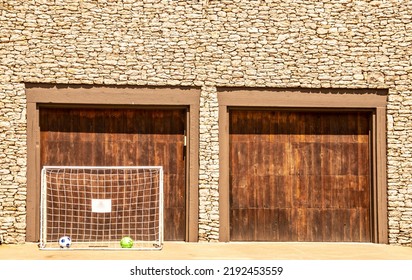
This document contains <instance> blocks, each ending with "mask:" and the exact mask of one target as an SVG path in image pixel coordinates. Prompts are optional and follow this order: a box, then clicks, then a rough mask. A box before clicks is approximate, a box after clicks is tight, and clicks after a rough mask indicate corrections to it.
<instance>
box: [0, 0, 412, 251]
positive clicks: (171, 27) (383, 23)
mask: <svg viewBox="0 0 412 280" xmlns="http://www.w3.org/2000/svg"><path fill="white" fill-rule="evenodd" d="M411 30H412V1H410V0H379V1H378V0H376V1H375V0H367V1H366V0H359V1H357V0H356V1H355V0H339V1H338V0H319V1H304V0H287V1H280V0H139V1H136V0H0V98H1V99H0V238H1V239H2V240H3V241H4V242H5V243H23V242H25V226H26V169H27V163H26V162H27V161H26V154H27V147H26V135H27V131H26V130H27V122H26V96H25V83H52V84H54V83H55V84H66V85H67V84H87V85H133V86H139V85H141V86H147V85H156V86H165V87H167V86H192V87H197V88H200V89H201V97H200V98H201V100H200V105H201V106H200V126H199V131H200V139H199V142H200V145H199V163H200V168H199V204H200V206H199V240H200V241H217V240H218V238H219V203H218V198H219V192H218V189H219V188H218V180H219V141H218V138H219V135H218V128H219V123H218V99H217V89H218V88H219V87H245V88H247V87H250V88H258V87H259V88H260V87H267V88H291V87H294V88H296V87H302V88H350V89H356V88H359V89H368V88H371V89H376V88H381V89H387V90H388V102H387V185H388V191H387V194H388V229H389V243H390V244H396V245H411V244H412V157H411V155H412V32H411Z"/></svg>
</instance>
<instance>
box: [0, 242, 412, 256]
mask: <svg viewBox="0 0 412 280" xmlns="http://www.w3.org/2000/svg"><path fill="white" fill-rule="evenodd" d="M0 260H412V247H401V246H394V245H380V244H364V243H260V242H259V243H236V242H232V243H180V242H166V243H165V244H164V247H163V249H162V250H161V251H89V250H87V251H80V250H57V251H47V250H39V249H38V247H37V244H35V243H27V244H24V245H4V244H3V245H0Z"/></svg>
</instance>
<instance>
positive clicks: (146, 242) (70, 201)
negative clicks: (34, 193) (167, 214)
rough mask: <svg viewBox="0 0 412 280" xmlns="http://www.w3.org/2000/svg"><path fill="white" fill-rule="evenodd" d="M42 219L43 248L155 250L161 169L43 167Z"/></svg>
mask: <svg viewBox="0 0 412 280" xmlns="http://www.w3.org/2000/svg"><path fill="white" fill-rule="evenodd" d="M40 216H41V217H40V218H41V221H40V223H41V225H40V228H41V232H40V244H39V247H40V248H41V249H60V248H61V247H62V244H61V243H62V242H59V240H60V239H61V238H62V237H69V238H68V240H69V241H70V242H69V243H67V238H64V239H66V240H64V239H62V240H64V242H65V244H64V247H65V248H66V247H68V248H70V249H114V250H117V249H118V250H126V248H127V250H131V249H135V250H156V249H157V250H159V249H161V248H162V245H163V169H162V167H160V166H143V167H139V166H133V167H117V166H115V167H114V166H110V167H100V166H99V167H96V166H91V167H85V166H45V167H44V168H43V169H42V173H41V215H40ZM122 239H123V240H122ZM126 239H127V243H126V244H124V243H123V241H125V240H126ZM62 240H60V241H62ZM131 240H132V242H130V241H131ZM121 241H122V244H121Z"/></svg>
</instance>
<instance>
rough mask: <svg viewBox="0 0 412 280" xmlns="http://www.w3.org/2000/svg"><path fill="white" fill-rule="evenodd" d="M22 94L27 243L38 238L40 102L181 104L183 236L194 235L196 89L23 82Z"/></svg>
mask: <svg viewBox="0 0 412 280" xmlns="http://www.w3.org/2000/svg"><path fill="white" fill-rule="evenodd" d="M26 97H27V217H26V220H27V227H26V241H30V242H37V241H38V240H39V237H40V125H39V108H40V107H41V106H42V105H44V106H62V107H73V106H79V107H84V106H93V107H102V108H105V107H106V108H121V107H125V106H126V107H127V108H139V107H143V106H144V107H145V108H147V107H152V108H163V107H165V106H167V107H169V108H173V107H180V108H182V107H185V108H186V109H187V113H186V130H187V131H186V133H185V135H186V137H187V141H186V151H187V156H186V167H185V173H186V175H185V176H186V179H185V181H186V234H185V235H186V237H185V241H187V242H197V241H198V236H199V229H198V228H199V224H198V214H199V202H198V201H199V196H198V185H199V184H198V180H199V179H198V174H199V159H198V156H197V155H198V153H199V151H198V149H199V148H198V147H199V106H200V89H196V88H185V87H173V88H170V87H129V86H113V87H110V86H104V87H103V86H101V87H100V86H87V85H53V84H52V85H50V84H26Z"/></svg>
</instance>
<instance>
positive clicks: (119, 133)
mask: <svg viewBox="0 0 412 280" xmlns="http://www.w3.org/2000/svg"><path fill="white" fill-rule="evenodd" d="M185 116H186V110H185V109H124V108H119V109H96V108H82V109H75V108H41V109H40V130H41V132H40V138H41V143H40V145H41V146H40V147H41V165H42V166H44V165H77V166H79V165H80V166H134V165H137V166H139V165H140V166H151V165H156V166H163V168H164V221H165V229H164V232H165V240H185V232H186V230H185V227H186V223H185V221H186V212H185V160H184V156H185V155H184V131H185V118H186V117H185Z"/></svg>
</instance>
